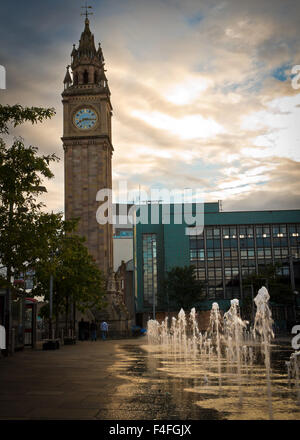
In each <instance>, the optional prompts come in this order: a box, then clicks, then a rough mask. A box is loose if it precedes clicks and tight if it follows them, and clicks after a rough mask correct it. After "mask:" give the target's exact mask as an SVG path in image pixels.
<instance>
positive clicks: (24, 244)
mask: <svg viewBox="0 0 300 440" xmlns="http://www.w3.org/2000/svg"><path fill="white" fill-rule="evenodd" d="M54 113H55V112H54V110H53V109H43V108H37V107H32V108H29V107H22V106H20V105H14V106H8V105H6V106H3V105H0V135H2V137H0V261H1V265H2V266H4V267H6V281H7V304H8V308H7V310H6V317H5V323H6V328H7V330H8V345H9V347H10V341H11V285H10V283H11V277H12V275H13V274H14V273H15V272H20V271H22V270H23V269H24V265H26V261H27V259H28V258H29V255H30V254H32V253H34V252H35V248H36V243H35V244H34V245H33V243H32V236H30V233H29V231H31V230H32V225H33V224H34V223H35V222H36V221H37V218H38V217H39V215H40V213H41V208H42V206H43V205H42V204H41V203H38V202H37V197H38V196H39V195H40V194H41V193H42V192H44V191H45V188H44V187H42V183H43V179H44V178H47V179H51V178H52V177H53V174H52V172H51V170H50V163H51V162H53V161H57V160H58V158H57V157H56V156H55V155H54V154H52V155H38V150H37V148H36V147H33V146H29V147H26V146H25V145H24V141H23V140H22V139H21V138H19V139H15V140H14V141H13V144H12V145H11V146H7V145H6V141H5V139H4V136H6V137H7V135H8V134H10V127H16V126H18V125H20V124H22V123H24V122H31V123H32V124H35V123H37V122H42V121H43V120H44V119H47V118H50V117H52V116H53V115H54Z"/></svg>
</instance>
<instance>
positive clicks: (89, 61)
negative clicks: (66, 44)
mask: <svg viewBox="0 0 300 440" xmlns="http://www.w3.org/2000/svg"><path fill="white" fill-rule="evenodd" d="M87 8H88V6H87V7H86V13H85V14H84V15H85V16H86V18H85V27H84V31H83V32H82V34H81V37H80V40H79V45H78V47H77V48H76V45H75V44H74V45H73V50H72V53H71V65H68V66H67V72H66V75H65V79H64V91H63V93H62V103H63V110H64V111H63V137H62V141H63V148H64V158H65V161H64V163H65V217H66V219H67V220H68V219H73V218H78V219H79V224H78V229H77V233H78V234H79V235H81V236H84V237H85V238H86V246H87V248H88V249H89V252H90V254H91V255H92V256H93V257H94V259H95V261H96V264H97V266H98V267H99V269H101V270H102V272H103V273H104V275H105V276H106V277H107V281H108V284H110V285H112V284H113V283H112V276H113V277H114V274H113V273H112V268H113V231H112V225H111V224H109V223H106V224H104V225H100V224H99V223H98V222H97V219H96V212H97V209H98V208H99V202H97V201H96V195H97V192H98V191H99V190H101V189H104V188H108V189H111V188H112V155H113V151H114V149H113V145H112V130H111V118H112V105H111V101H110V90H109V86H108V81H107V78H106V74H105V68H104V66H105V65H104V57H103V53H102V49H101V45H100V43H99V46H98V48H97V49H96V46H95V41H94V35H93V34H92V32H91V30H90V22H89V18H88V15H89V14H88V12H87ZM70 68H71V72H70ZM71 74H72V75H71ZM107 287H108V288H107V291H108V292H112V289H111V288H110V286H109V285H108V286H107ZM113 290H115V289H113Z"/></svg>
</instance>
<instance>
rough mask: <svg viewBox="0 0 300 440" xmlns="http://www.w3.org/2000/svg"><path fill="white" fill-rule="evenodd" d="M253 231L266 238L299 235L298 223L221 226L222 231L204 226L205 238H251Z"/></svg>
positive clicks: (195, 236)
mask: <svg viewBox="0 0 300 440" xmlns="http://www.w3.org/2000/svg"><path fill="white" fill-rule="evenodd" d="M254 233H255V235H256V237H257V238H268V237H271V233H272V235H273V237H279V238H280V237H286V236H287V235H288V234H289V235H290V236H291V237H300V224H289V225H286V224H278V225H275V224H274V225H272V226H271V225H259V226H258V225H256V226H239V228H237V227H236V226H228V227H223V228H222V232H221V228H220V227H206V228H205V234H206V238H208V239H209V238H221V235H222V236H223V239H229V238H237V237H238V236H239V238H241V239H243V238H253V237H254ZM197 237H198V238H200V237H203V233H202V234H201V235H199V236H197V235H191V236H190V238H191V239H192V240H193V239H195V238H197Z"/></svg>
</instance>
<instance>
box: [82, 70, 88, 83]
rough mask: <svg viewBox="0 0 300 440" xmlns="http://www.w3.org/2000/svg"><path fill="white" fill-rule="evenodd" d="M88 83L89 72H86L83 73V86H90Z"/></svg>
mask: <svg viewBox="0 0 300 440" xmlns="http://www.w3.org/2000/svg"><path fill="white" fill-rule="evenodd" d="M88 83H89V72H88V71H87V70H85V71H84V72H83V84H88Z"/></svg>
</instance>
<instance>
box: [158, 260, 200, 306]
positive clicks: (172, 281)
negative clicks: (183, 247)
mask: <svg viewBox="0 0 300 440" xmlns="http://www.w3.org/2000/svg"><path fill="white" fill-rule="evenodd" d="M164 288H165V293H164V297H165V298H166V300H167V302H168V303H169V307H170V308H183V309H185V310H187V309H190V308H191V307H194V306H195V305H196V303H198V302H199V301H201V300H202V299H203V296H204V293H203V284H202V283H201V281H199V280H197V279H196V275H195V268H194V267H193V266H184V267H174V268H173V269H171V270H170V271H169V272H167V274H166V279H165V282H164Z"/></svg>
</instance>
